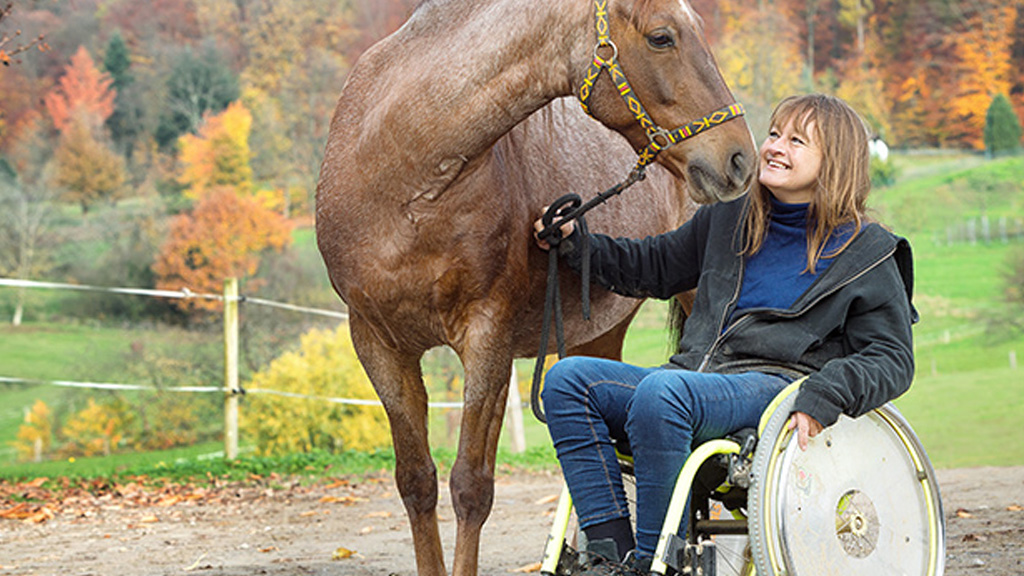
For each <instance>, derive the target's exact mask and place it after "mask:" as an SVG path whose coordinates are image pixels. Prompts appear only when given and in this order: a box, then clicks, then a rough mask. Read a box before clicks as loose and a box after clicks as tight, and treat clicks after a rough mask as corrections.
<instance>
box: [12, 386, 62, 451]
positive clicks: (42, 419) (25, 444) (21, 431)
mask: <svg viewBox="0 0 1024 576" xmlns="http://www.w3.org/2000/svg"><path fill="white" fill-rule="evenodd" d="M52 444H53V417H52V415H51V412H50V407H49V406H47V405H46V402H43V401H42V400H36V402H35V404H33V405H32V408H31V409H30V410H26V411H25V421H24V422H23V423H22V425H21V426H20V427H19V428H18V435H17V438H16V439H15V441H14V448H15V449H16V450H17V451H18V456H19V458H20V459H22V460H32V461H35V462H39V461H41V460H42V456H43V454H46V453H47V452H49V451H50V447H51V445H52Z"/></svg>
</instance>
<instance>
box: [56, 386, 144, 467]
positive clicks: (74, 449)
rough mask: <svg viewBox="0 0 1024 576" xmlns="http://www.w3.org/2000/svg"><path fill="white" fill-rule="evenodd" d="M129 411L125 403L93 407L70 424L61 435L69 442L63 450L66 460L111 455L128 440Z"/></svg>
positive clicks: (78, 414) (83, 410) (94, 404)
mask: <svg viewBox="0 0 1024 576" xmlns="http://www.w3.org/2000/svg"><path fill="white" fill-rule="evenodd" d="M130 418H131V416H130V414H128V407H127V405H126V404H124V402H122V401H116V402H113V403H110V404H97V403H96V401H95V400H93V399H92V398H90V399H89V405H88V406H86V407H85V408H84V409H82V410H81V411H80V412H78V413H77V414H75V415H74V416H72V417H71V419H70V420H68V423H67V424H65V425H64V428H62V429H61V434H62V435H63V436H64V437H65V438H67V439H68V442H67V443H66V444H65V445H64V446H63V447H61V450H60V454H61V456H62V457H64V456H98V455H100V454H104V455H107V454H110V453H111V452H113V451H114V449H116V448H117V446H118V444H120V443H121V440H123V439H124V433H125V430H126V429H127V428H128V425H129V423H130Z"/></svg>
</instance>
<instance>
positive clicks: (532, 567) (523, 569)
mask: <svg viewBox="0 0 1024 576" xmlns="http://www.w3.org/2000/svg"><path fill="white" fill-rule="evenodd" d="M513 572H516V573H519V574H529V573H531V572H540V562H534V563H533V564H527V565H525V566H520V567H519V568H516V569H515V570H513Z"/></svg>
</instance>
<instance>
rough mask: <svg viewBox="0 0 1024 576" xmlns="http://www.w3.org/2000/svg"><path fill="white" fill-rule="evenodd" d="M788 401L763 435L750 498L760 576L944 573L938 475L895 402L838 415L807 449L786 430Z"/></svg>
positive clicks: (929, 575)
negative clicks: (865, 411)
mask: <svg viewBox="0 0 1024 576" xmlns="http://www.w3.org/2000/svg"><path fill="white" fill-rule="evenodd" d="M795 400H796V394H791V395H790V396H789V397H787V398H786V399H785V400H784V401H783V402H782V404H781V405H780V406H779V407H778V408H777V409H776V410H775V411H774V413H773V414H772V416H771V418H770V419H769V420H768V423H767V425H766V426H765V428H764V430H763V431H762V433H761V443H760V444H759V445H758V448H757V451H756V453H755V456H754V463H753V469H752V475H751V486H750V490H749V493H748V514H749V518H748V522H749V524H748V527H749V535H750V544H751V547H752V551H753V557H754V562H755V565H756V568H757V573H758V574H759V575H760V576H782V575H786V576H809V575H812V574H813V575H822V574H841V575H843V576H848V575H861V574H863V575H872V576H874V575H877V574H902V575H907V576H916V575H923V576H938V575H941V574H942V572H943V568H944V561H945V540H944V518H943V515H942V503H941V501H940V498H939V487H938V483H937V480H936V477H935V471H934V470H933V469H932V466H931V463H930V462H929V461H928V458H927V456H926V454H925V451H924V448H923V447H922V446H921V444H920V442H919V441H918V439H917V437H916V436H915V435H914V432H913V430H912V429H911V427H910V425H909V424H908V423H907V421H906V420H905V419H904V418H903V417H902V416H901V415H900V413H899V412H898V411H897V410H896V408H895V407H893V406H892V405H891V404H887V405H885V406H883V407H882V408H879V409H877V410H874V411H872V412H870V413H868V414H866V415H864V416H862V417H860V418H856V419H850V418H847V417H846V416H841V417H840V420H839V421H838V422H837V423H836V424H835V425H833V426H830V427H829V428H827V429H825V430H824V431H823V432H822V433H821V434H819V435H818V436H817V437H815V438H812V439H811V442H810V445H809V446H808V448H807V450H806V451H802V450H800V448H799V446H798V445H797V439H796V434H795V433H792V432H791V431H789V430H786V423H787V421H788V420H789V415H790V412H791V410H792V407H793V403H794V401H795Z"/></svg>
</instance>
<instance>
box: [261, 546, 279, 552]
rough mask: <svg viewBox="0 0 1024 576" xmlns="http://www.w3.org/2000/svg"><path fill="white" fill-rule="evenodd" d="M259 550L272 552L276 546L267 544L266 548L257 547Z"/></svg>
mask: <svg viewBox="0 0 1024 576" xmlns="http://www.w3.org/2000/svg"><path fill="white" fill-rule="evenodd" d="M257 550H259V551H260V552H273V551H274V550H277V546H267V547H266V548H257Z"/></svg>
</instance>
